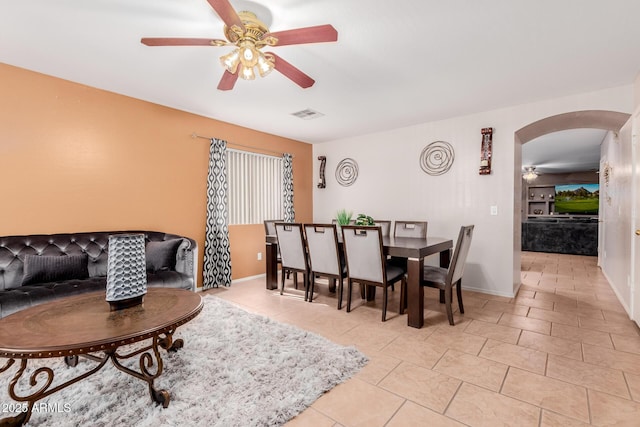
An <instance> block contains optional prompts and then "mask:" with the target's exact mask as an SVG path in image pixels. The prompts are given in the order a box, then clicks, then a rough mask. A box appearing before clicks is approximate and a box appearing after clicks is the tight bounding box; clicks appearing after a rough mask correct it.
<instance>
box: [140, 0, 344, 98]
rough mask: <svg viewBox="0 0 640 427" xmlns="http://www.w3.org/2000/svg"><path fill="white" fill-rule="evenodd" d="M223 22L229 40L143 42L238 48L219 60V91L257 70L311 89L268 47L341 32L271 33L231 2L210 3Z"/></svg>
mask: <svg viewBox="0 0 640 427" xmlns="http://www.w3.org/2000/svg"><path fill="white" fill-rule="evenodd" d="M207 1H208V2H209V4H210V5H211V7H212V8H213V9H214V10H215V11H216V13H217V14H218V15H219V16H220V18H221V19H222V20H223V21H224V23H225V27H224V34H225V37H226V39H227V40H220V39H194V38H157V37H145V38H142V39H141V40H140V41H141V42H142V43H143V44H145V45H147V46H214V47H222V46H235V49H233V50H232V51H231V52H229V53H227V54H225V55H222V56H221V57H220V63H221V64H222V66H223V67H224V69H225V72H224V74H223V75H222V79H221V80H220V83H219V84H218V89H219V90H230V89H233V86H234V85H235V83H236V81H237V79H238V77H240V78H242V79H243V80H254V79H255V78H256V72H255V71H254V70H255V69H256V68H257V70H258V74H259V75H260V77H265V76H267V75H268V74H269V73H270V72H271V71H273V69H274V68H275V69H276V70H277V71H278V72H280V73H281V74H283V75H284V76H285V77H287V78H288V79H290V80H291V81H293V82H294V83H296V84H297V85H298V86H300V87H302V88H303V89H304V88H308V87H311V86H313V84H314V83H315V80H313V79H312V78H311V77H309V76H308V75H306V74H305V73H303V72H302V71H300V70H299V69H297V68H296V67H294V66H293V65H291V64H290V63H288V62H286V61H285V60H283V59H282V58H280V57H279V56H277V55H275V54H274V53H271V52H262V50H261V49H262V48H263V47H265V46H272V47H276V46H285V45H295V44H304V43H322V42H333V41H336V40H338V32H337V31H336V29H335V28H333V27H332V26H331V25H319V26H316V27H306V28H298V29H294V30H286V31H279V32H275V33H271V32H269V28H268V27H267V26H266V25H265V24H264V23H263V22H262V21H260V20H259V19H258V17H257V16H256V15H255V14H254V13H252V12H248V11H241V12H239V13H236V11H235V10H234V9H233V7H232V6H231V4H230V3H229V0H207Z"/></svg>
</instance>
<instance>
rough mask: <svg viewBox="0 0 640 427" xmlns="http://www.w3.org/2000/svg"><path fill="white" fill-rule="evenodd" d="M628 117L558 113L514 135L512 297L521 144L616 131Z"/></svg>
mask: <svg viewBox="0 0 640 427" xmlns="http://www.w3.org/2000/svg"><path fill="white" fill-rule="evenodd" d="M630 117H631V115H630V114H627V113H620V112H616V111H606V110H586V111H575V112H572V113H564V114H558V115H555V116H550V117H546V118H544V119H541V120H538V121H536V122H533V123H531V124H529V125H527V126H524V127H523V128H521V129H519V130H517V131H516V132H515V134H514V139H515V141H514V143H515V148H514V164H515V167H514V184H515V185H514V198H513V200H514V211H513V212H514V222H513V227H514V228H513V236H514V239H513V240H514V241H513V251H514V257H513V264H514V265H513V277H514V281H513V283H514V289H513V292H514V294H515V293H516V292H517V291H518V289H517V288H518V287H519V286H520V270H521V259H520V257H521V250H522V249H521V248H522V234H521V223H520V220H519V219H520V215H521V212H522V197H521V195H522V178H521V169H522V145H523V144H526V143H527V142H529V141H531V140H533V139H535V138H538V137H539V136H542V135H546V134H548V133H552V132H558V131H563V130H569V129H580V128H593V129H605V130H609V131H613V132H618V131H619V130H620V128H622V126H623V125H624V124H625V123H626V122H627V121H628V120H629V118H630Z"/></svg>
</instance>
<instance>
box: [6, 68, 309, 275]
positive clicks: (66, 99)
mask: <svg viewBox="0 0 640 427" xmlns="http://www.w3.org/2000/svg"><path fill="white" fill-rule="evenodd" d="M0 94H1V95H0V182H2V193H3V194H2V199H3V203H2V207H1V208H0V235H3V236H7V235H22V234H36V233H46V234H48V233H62V232H84V231H107V230H127V229H142V230H155V231H164V232H168V233H175V234H180V235H185V236H189V237H191V238H193V239H195V240H196V241H197V242H198V246H199V254H200V259H199V270H198V271H199V272H201V271H202V256H203V252H204V233H205V209H206V177H207V168H208V156H209V143H208V141H207V140H205V139H194V138H192V137H191V134H192V133H193V132H197V133H198V134H200V135H206V136H213V137H217V138H221V139H225V140H227V141H228V142H229V143H236V144H242V145H248V146H252V147H256V148H257V150H256V151H258V152H259V149H260V148H262V149H268V150H274V151H278V152H287V153H291V154H293V156H294V160H293V173H294V208H295V210H296V220H298V221H301V222H310V221H311V220H312V216H313V198H312V197H313V195H312V185H313V179H312V170H313V167H312V146H311V145H310V144H307V143H303V142H299V141H295V140H291V139H287V138H281V137H278V136H274V135H270V134H265V133H262V132H258V131H254V130H251V129H247V128H243V127H239V126H235V125H231V124H228V123H224V122H220V121H217V120H213V119H209V118H206V117H202V116H198V115H195V114H190V113H186V112H183V111H178V110H174V109H171V108H167V107H163V106H160V105H157V104H152V103H149V102H144V101H141V100H137V99H133V98H129V97H126V96H122V95H118V94H114V93H111V92H107V91H103V90H99V89H95V88H91V87H88V86H84V85H80V84H77V83H73V82H69V81H66V80H61V79H58V78H54V77H50V76H46V75H42V74H38V73H35V72H31V71H27V70H24V69H20V68H16V67H12V66H9V65H5V64H1V63H0ZM230 239H231V262H232V271H233V278H234V279H236V278H242V277H247V276H253V275H258V274H262V273H264V272H265V262H264V227H263V225H262V224H259V225H247V226H232V227H230ZM259 251H260V252H263V260H262V261H258V260H257V252H259ZM201 282H202V280H201V277H200V278H199V279H198V286H200V285H201Z"/></svg>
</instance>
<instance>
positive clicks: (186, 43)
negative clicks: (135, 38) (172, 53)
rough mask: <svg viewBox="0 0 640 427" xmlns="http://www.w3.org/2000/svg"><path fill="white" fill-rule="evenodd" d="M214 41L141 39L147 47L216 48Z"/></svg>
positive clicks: (161, 38) (164, 38) (162, 38)
mask: <svg viewBox="0 0 640 427" xmlns="http://www.w3.org/2000/svg"><path fill="white" fill-rule="evenodd" d="M212 41H214V40H213V39H189V38H167V37H144V38H142V39H140V42H141V43H142V44H145V45H147V46H212V45H213V46H215V44H214V43H212Z"/></svg>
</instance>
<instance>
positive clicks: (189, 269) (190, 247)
mask: <svg viewBox="0 0 640 427" xmlns="http://www.w3.org/2000/svg"><path fill="white" fill-rule="evenodd" d="M197 259H198V245H197V244H196V242H195V240H193V239H190V238H188V237H182V243H180V245H179V246H178V250H177V251H176V271H177V272H178V273H182V274H185V275H187V276H189V277H191V278H192V279H193V288H192V289H191V290H195V288H196V277H198V276H197V268H198V266H197V263H196V260H197Z"/></svg>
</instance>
